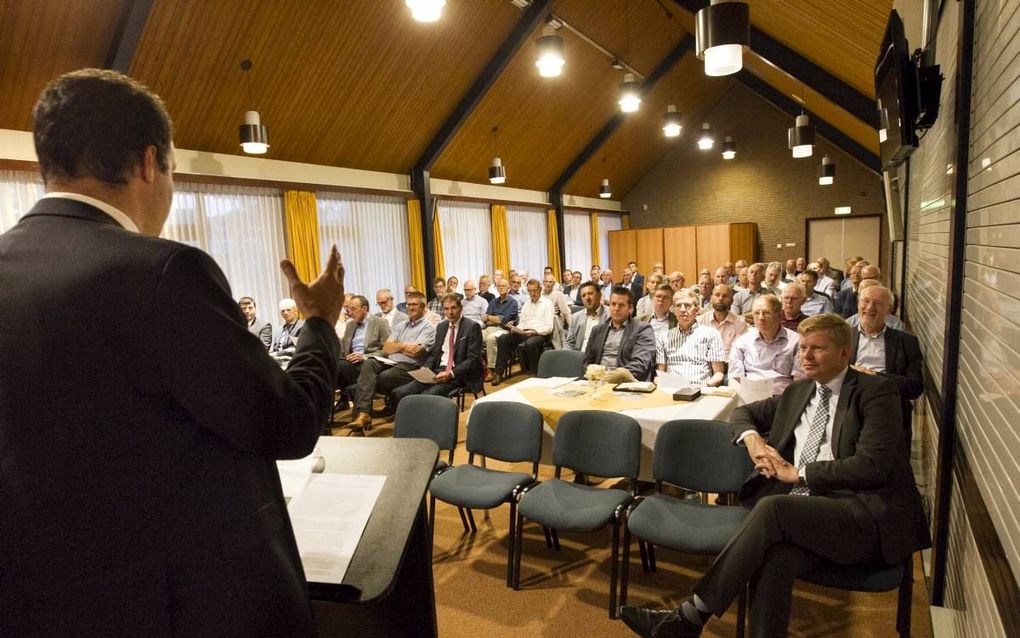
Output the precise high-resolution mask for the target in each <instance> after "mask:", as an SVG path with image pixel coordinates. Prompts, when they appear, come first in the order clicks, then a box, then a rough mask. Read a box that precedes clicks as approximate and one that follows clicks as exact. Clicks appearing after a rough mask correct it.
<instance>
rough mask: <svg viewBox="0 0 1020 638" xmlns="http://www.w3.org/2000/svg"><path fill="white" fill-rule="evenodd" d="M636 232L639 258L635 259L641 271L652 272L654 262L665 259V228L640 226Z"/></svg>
mask: <svg viewBox="0 0 1020 638" xmlns="http://www.w3.org/2000/svg"><path fill="white" fill-rule="evenodd" d="M635 232H636V233H637V239H636V244H637V258H635V259H634V261H636V262H637V264H638V270H639V271H640V272H643V273H648V272H651V271H652V264H654V263H655V262H657V261H658V262H661V261H663V250H662V249H663V246H662V243H663V229H661V228H640V229H638V230H636V231H635ZM624 265H626V264H624Z"/></svg>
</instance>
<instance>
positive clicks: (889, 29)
mask: <svg viewBox="0 0 1020 638" xmlns="http://www.w3.org/2000/svg"><path fill="white" fill-rule="evenodd" d="M875 95H876V96H877V99H878V101H877V106H878V118H879V130H878V141H879V146H880V148H881V155H882V168H883V169H884V170H888V169H890V168H893V167H895V166H898V165H900V164H901V163H902V162H903V160H905V159H906V158H907V156H909V155H910V154H911V153H913V152H914V150H915V149H916V148H917V131H916V129H915V128H914V122H915V120H916V119H917V111H918V86H917V71H916V69H915V68H914V64H913V63H912V62H911V60H910V53H909V49H908V46H907V40H906V37H905V36H904V35H903V21H902V20H901V19H900V16H899V14H898V13H896V11H891V12H890V13H889V22H888V23H887V25H886V29H885V37H884V38H883V39H882V47H881V49H880V50H879V53H878V61H877V62H876V63H875Z"/></svg>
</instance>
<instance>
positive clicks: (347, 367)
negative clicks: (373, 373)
mask: <svg viewBox="0 0 1020 638" xmlns="http://www.w3.org/2000/svg"><path fill="white" fill-rule="evenodd" d="M359 374H361V364H360V363H358V364H354V363H351V362H350V361H348V360H346V359H341V360H340V367H339V369H338V370H337V375H336V387H338V388H340V389H341V390H343V389H344V388H346V387H347V386H349V385H351V384H353V383H355V382H357V380H358V375H359Z"/></svg>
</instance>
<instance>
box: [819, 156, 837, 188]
mask: <svg viewBox="0 0 1020 638" xmlns="http://www.w3.org/2000/svg"><path fill="white" fill-rule="evenodd" d="M835 180H836V164H835V163H834V162H833V161H832V160H831V159H829V156H828V155H826V156H825V157H823V158H822V164H821V166H819V167H818V185H819V186H830V185H832V183H833V182H834V181H835Z"/></svg>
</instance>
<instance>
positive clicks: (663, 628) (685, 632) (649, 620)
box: [620, 607, 703, 638]
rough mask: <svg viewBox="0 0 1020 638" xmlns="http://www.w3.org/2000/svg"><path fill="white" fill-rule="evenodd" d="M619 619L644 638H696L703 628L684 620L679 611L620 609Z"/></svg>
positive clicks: (636, 608)
mask: <svg viewBox="0 0 1020 638" xmlns="http://www.w3.org/2000/svg"><path fill="white" fill-rule="evenodd" d="M620 618H621V619H622V620H623V624H625V625H627V627H629V628H630V630H631V631H633V632H634V633H636V634H637V635H639V636H643V637H644V638H674V637H675V638H697V637H698V636H700V635H701V630H702V628H703V627H702V626H701V625H695V624H694V623H692V622H691V621H689V620H687V619H686V618H684V615H683V614H682V613H680V610H679V609H645V608H644V607H621V608H620Z"/></svg>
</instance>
